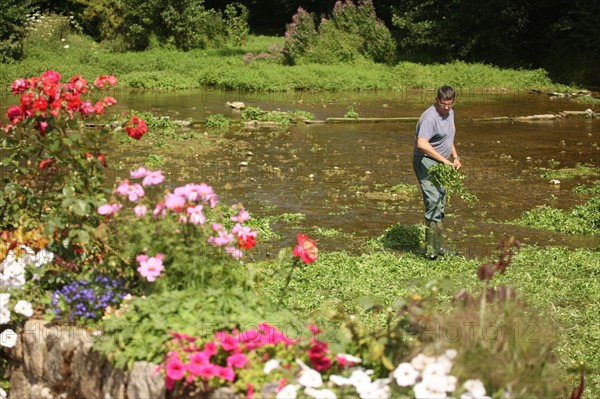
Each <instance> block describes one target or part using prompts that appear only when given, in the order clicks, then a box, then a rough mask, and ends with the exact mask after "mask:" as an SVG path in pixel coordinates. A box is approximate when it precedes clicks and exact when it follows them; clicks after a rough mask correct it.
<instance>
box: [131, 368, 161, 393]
mask: <svg viewBox="0 0 600 399" xmlns="http://www.w3.org/2000/svg"><path fill="white" fill-rule="evenodd" d="M155 370H156V365H155V364H151V363H148V362H135V363H134V364H133V367H132V368H131V372H130V373H129V379H128V381H127V398H128V399H145V398H153V399H160V398H164V397H165V395H166V387H165V379H164V378H163V377H162V376H161V375H160V374H158V373H156V374H155V373H154V371H155Z"/></svg>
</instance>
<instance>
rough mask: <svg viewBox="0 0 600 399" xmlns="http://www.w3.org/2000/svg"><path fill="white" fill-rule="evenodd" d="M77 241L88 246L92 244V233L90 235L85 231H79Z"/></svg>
mask: <svg viewBox="0 0 600 399" xmlns="http://www.w3.org/2000/svg"><path fill="white" fill-rule="evenodd" d="M77 241H79V243H81V244H87V243H88V242H90V233H88V232H87V231H85V230H78V231H77Z"/></svg>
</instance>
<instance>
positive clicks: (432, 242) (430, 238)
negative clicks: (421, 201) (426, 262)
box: [425, 219, 438, 260]
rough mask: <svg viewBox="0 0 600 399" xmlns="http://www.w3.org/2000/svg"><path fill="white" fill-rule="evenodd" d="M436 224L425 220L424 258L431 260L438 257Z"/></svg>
mask: <svg viewBox="0 0 600 399" xmlns="http://www.w3.org/2000/svg"><path fill="white" fill-rule="evenodd" d="M436 224H437V223H436V222H434V221H433V220H429V219H425V257H426V258H427V259H431V260H435V259H437V257H438V253H437V250H436V248H437V240H436V235H437V234H436Z"/></svg>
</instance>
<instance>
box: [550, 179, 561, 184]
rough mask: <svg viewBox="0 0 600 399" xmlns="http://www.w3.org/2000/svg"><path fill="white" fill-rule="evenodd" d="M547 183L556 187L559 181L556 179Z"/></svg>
mask: <svg viewBox="0 0 600 399" xmlns="http://www.w3.org/2000/svg"><path fill="white" fill-rule="evenodd" d="M548 183H550V184H554V185H557V184H560V180H557V179H552V180H550V181H549V182H548Z"/></svg>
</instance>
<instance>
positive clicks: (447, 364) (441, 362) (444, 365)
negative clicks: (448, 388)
mask: <svg viewBox="0 0 600 399" xmlns="http://www.w3.org/2000/svg"><path fill="white" fill-rule="evenodd" d="M435 364H437V365H438V367H439V368H440V369H442V370H444V373H445V374H448V373H449V372H450V370H452V360H450V359H449V358H447V357H446V356H444V355H442V356H440V357H438V358H437V359H436V362H435ZM425 369H427V368H425Z"/></svg>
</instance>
